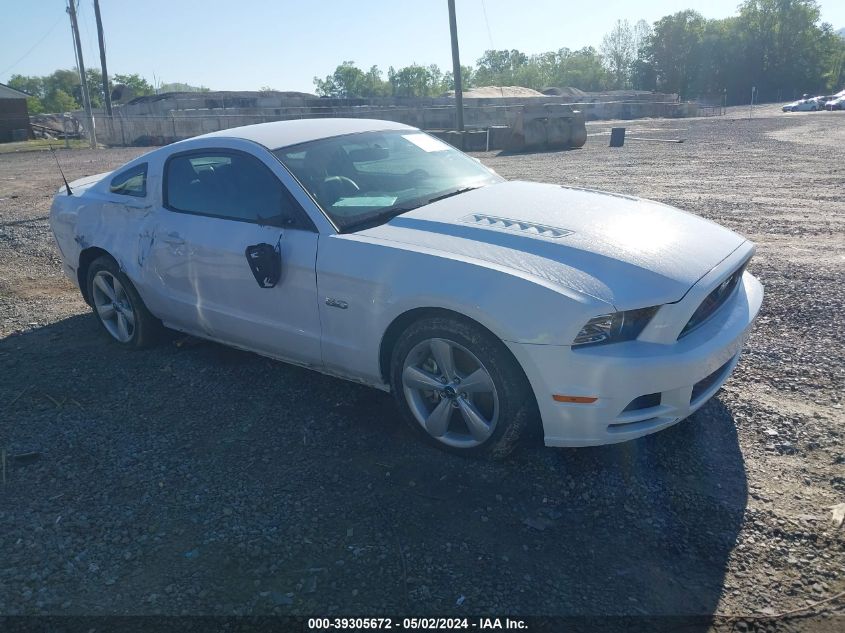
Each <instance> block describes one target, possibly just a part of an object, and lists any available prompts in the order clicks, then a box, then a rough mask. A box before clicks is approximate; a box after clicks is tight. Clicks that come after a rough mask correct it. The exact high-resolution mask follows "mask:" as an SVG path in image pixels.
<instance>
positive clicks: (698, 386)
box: [689, 359, 733, 404]
mask: <svg viewBox="0 0 845 633" xmlns="http://www.w3.org/2000/svg"><path fill="white" fill-rule="evenodd" d="M731 360H733V359H731ZM730 364H731V361H730V360H729V361H728V362H727V363H725V364H724V365H722V366H721V367H719V369H717V370H716V371H714V372H713V373H712V374H710V375H709V376H707V377H706V378H702V379H701V380H699V381H698V382H697V383H695V385H693V387H692V395H691V396H690V399H689V401H690V404H693V403H695V401H696V400H698V399H699V398H700V397H701V396H702V395H703V394H705V393H706V392H707V391H708V390H709V389H710V388H711V387H712V386H713V385H715V384H716V383H717V382H719V380H720V379H721V378H722V376H723V375H724V373H725V370H726V369H727V368H728V365H730Z"/></svg>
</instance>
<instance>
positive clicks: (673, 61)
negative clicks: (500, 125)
mask: <svg viewBox="0 0 845 633" xmlns="http://www.w3.org/2000/svg"><path fill="white" fill-rule="evenodd" d="M843 66H845V38H843V37H842V36H841V35H839V34H837V33H836V32H835V31H834V30H833V28H832V27H831V25H830V24H826V23H821V20H820V11H819V6H818V4H817V2H816V1H815V0H746V1H745V2H743V3H742V4H741V5H740V7H739V13H738V15H736V16H733V17H728V18H722V19H707V18H705V17H704V16H702V15H701V14H700V13H698V12H696V11H692V10H686V11H680V12H678V13H674V14H672V15H667V16H665V17H663V18H661V19H659V20H657V21H656V22H655V23H654V24H648V23H647V22H646V21H644V20H640V21H639V22H637V23H636V24H634V25H633V26H632V25H631V24H630V23H628V21H627V20H618V21H617V22H616V24H615V25H614V26H613V28H612V29H611V30H610V32H609V33H607V34H606V35H605V36H604V38H603V40H602V43H601V46H600V47H599V49H598V50H596V49H595V48H593V47H585V48H582V49H579V50H575V51H573V50H570V49H568V48H561V49H559V50H557V51H550V52H546V53H540V54H535V55H527V54H525V53H523V52H521V51H519V50H515V49H513V50H488V51H486V52H485V53H484V55H482V56H481V58H479V59H478V60H477V61H476V63H475V65H474V66H467V67H462V69H461V84H462V87H463V88H464V89H469V88H473V87H476V86H478V87H481V86H523V87H526V88H533V89H535V90H542V89H544V88H547V87H565V86H571V87H575V88H579V89H581V90H585V91H602V90H618V89H636V90H649V91H658V92H666V93H677V94H679V95H680V96H681V98H682V99H692V98H696V97H703V98H711V99H718V100H721V99H722V98H725V99H726V100H727V102H728V103H729V104H736V103H748V101H749V99H750V97H751V89H752V87H753V88H756V90H757V97H756V98H757V100H760V101H774V100H781V99H791V98H793V97H794V96H796V95H799V94H801V93H804V92H810V93H823V92H833V91H836V90H838V89H840V88H841V87H842V84H843V82H845V68H843ZM314 86H315V88H316V90H317V93H318V94H320V95H323V96H329V97H347V98H348V97H363V98H370V97H383V96H393V97H430V96H438V95H441V94H443V93H444V92H445V91H447V90H454V79H453V77H452V73H451V72H443V71H441V70H440V68H438V67H437V65H429V66H423V65H418V64H412V65H411V66H407V67H404V68H399V69H395V68H393V67H390V68H389V70H388V72H387V77H386V78H385V77H384V74H383V73H382V71H381V70H380V69H379V67H378V66H372V67H371V68H370V69H369V70H362V69H360V68H358V67H357V66H355V64H354V62H352V61H344V62H343V63H342V64H341V65H339V66H338V67H337V68H336V69H335V71H334V73H332V74H331V75H328V76H326V77H325V78H323V79H320V78H319V77H315V78H314Z"/></svg>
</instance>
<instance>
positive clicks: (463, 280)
mask: <svg viewBox="0 0 845 633" xmlns="http://www.w3.org/2000/svg"><path fill="white" fill-rule="evenodd" d="M317 286H318V297H319V301H320V318H321V325H322V340H323V359H324V362H325V363H326V365H327V367H328V368H329V369H332V370H334V371H336V372H341V373H344V374H349V375H351V376H354V377H356V378H358V379H363V380H365V381H367V382H377V383H380V382H382V377H381V371H380V362H379V349H380V346H381V341H382V338H383V337H384V335H385V332H387V330H388V328H389V327H390V325H391V323H393V321H394V320H396V319H397V318H399V317H401V316H402V315H403V314H405V313H407V312H409V311H411V310H417V309H420V308H439V309H444V310H450V311H453V312H457V313H459V314H462V315H464V316H466V317H468V318H470V319H473V320H475V321H477V322H478V323H480V324H481V325H483V326H484V327H486V328H487V329H488V330H490V331H491V332H493V333H494V334H495V335H496V336H497V337H499V338H500V339H501V340H503V341H509V342H519V343H533V344H538V345H568V344H569V343H570V342H571V341H572V339H573V338H574V336H575V335H576V334H577V332H578V330H580V328H581V327H582V326H583V324H584V323H585V322H586V321H587V320H588V319H589V318H590V317H592V316H594V315H595V314H598V313H600V312H602V311H612V310H613V308H612V306H610V305H608V304H605V303H603V302H601V301H600V300H598V299H596V298H594V297H591V296H589V295H584V294H581V293H578V292H575V291H572V290H569V289H566V288H562V287H559V286H557V285H555V284H553V283H551V282H549V281H547V280H544V279H540V278H537V277H533V276H531V275H528V274H526V273H523V272H520V271H515V270H512V269H508V268H505V267H502V266H498V265H495V264H491V263H489V262H482V261H478V260H472V259H469V258H464V257H460V256H456V255H452V254H447V253H442V252H439V251H433V250H426V249H421V248H419V247H415V246H409V245H403V244H398V243H389V244H386V243H382V242H379V241H378V240H372V239H369V238H360V237H359V236H356V235H332V236H329V237H327V238H325V239H321V242H320V250H319V254H318V257H317ZM327 302H328V303H327ZM339 304H340V305H342V304H345V305H346V306H347V308H345V309H339V307H338V305H339Z"/></svg>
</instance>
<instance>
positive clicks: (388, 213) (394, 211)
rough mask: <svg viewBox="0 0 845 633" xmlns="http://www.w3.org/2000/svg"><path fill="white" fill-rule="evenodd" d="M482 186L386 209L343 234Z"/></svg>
mask: <svg viewBox="0 0 845 633" xmlns="http://www.w3.org/2000/svg"><path fill="white" fill-rule="evenodd" d="M480 186H482V185H476V186H475V187H461V188H460V189H456V190H455V191H449V192H447V193H441V194H439V195H437V196H434V197H433V198H427V199H426V200H417V201H415V202H410V203H405V204H397V205H396V206H394V207H390V208H389V209H385V210H384V211H382V212H380V213H377V214H376V215H374V216H372V217H369V218H366V219H362V220H361V221H359V222H354V223H352V224H350V225H348V226H345V227H344V228H343V232H345V233H346V232H349V231H360V230H361V229H363V228H370V227H372V226H377V225H379V224H384V223H386V222H388V221H390V220H392V219H393V218H395V217H396V216H398V215H402V214H403V213H407V212H408V211H413V210H414V209H419V208H420V207H424V206H425V205H427V204H431V203H432V202H437V201H438V200H444V199H445V198H451V197H452V196H457V195H458V194H462V193H466V192H467V191H472V190H473V189H478V188H479V187H480Z"/></svg>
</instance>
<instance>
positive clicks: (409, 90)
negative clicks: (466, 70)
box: [387, 64, 454, 97]
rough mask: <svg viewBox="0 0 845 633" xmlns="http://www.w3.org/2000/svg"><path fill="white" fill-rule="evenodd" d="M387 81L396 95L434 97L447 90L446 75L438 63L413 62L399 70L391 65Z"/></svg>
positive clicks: (392, 92)
mask: <svg viewBox="0 0 845 633" xmlns="http://www.w3.org/2000/svg"><path fill="white" fill-rule="evenodd" d="M387 81H388V82H389V83H390V87H391V94H392V95H393V96H394V97H433V96H437V95H439V94H442V93H443V92H444V91H445V90H446V82H445V76H444V75H443V72H442V71H441V70H440V68H439V67H438V66H437V64H432V65H430V66H420V65H419V64H411V65H410V66H405V67H403V68H400V69H398V70H396V69H395V68H393V66H391V67H390V68H389V69H388V71H387ZM453 83H454V81H453Z"/></svg>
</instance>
